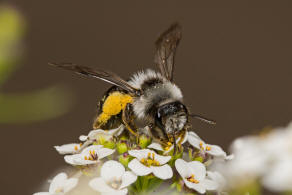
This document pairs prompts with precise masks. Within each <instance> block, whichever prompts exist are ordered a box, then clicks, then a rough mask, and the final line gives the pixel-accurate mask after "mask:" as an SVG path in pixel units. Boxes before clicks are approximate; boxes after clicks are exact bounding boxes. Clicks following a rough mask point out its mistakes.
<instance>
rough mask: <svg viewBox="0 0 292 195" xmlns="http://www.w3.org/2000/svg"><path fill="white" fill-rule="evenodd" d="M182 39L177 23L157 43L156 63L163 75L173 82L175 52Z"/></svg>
mask: <svg viewBox="0 0 292 195" xmlns="http://www.w3.org/2000/svg"><path fill="white" fill-rule="evenodd" d="M181 37H182V30H181V26H180V25H179V24H178V23H175V24H173V25H171V26H170V28H169V29H168V30H166V31H165V32H164V33H162V34H161V35H160V37H159V38H158V39H157V41H156V42H155V45H156V52H155V56H154V63H155V64H157V66H158V68H159V70H160V72H161V74H162V75H163V76H164V77H165V78H167V79H168V80H170V81H172V80H173V70H174V58H175V52H176V48H177V46H178V44H179V42H180V39H181Z"/></svg>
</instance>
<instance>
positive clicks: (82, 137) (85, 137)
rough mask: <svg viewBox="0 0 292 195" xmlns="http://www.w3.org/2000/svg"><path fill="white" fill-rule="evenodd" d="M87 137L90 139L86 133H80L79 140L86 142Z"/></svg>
mask: <svg viewBox="0 0 292 195" xmlns="http://www.w3.org/2000/svg"><path fill="white" fill-rule="evenodd" d="M87 139H88V136H86V135H80V136H79V140H80V141H82V142H85V141H86V140H87Z"/></svg>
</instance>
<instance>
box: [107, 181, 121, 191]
mask: <svg viewBox="0 0 292 195" xmlns="http://www.w3.org/2000/svg"><path fill="white" fill-rule="evenodd" d="M108 184H109V185H110V186H111V187H112V188H114V189H119V187H120V186H121V184H122V181H121V180H120V179H114V180H113V181H111V182H109V183H108Z"/></svg>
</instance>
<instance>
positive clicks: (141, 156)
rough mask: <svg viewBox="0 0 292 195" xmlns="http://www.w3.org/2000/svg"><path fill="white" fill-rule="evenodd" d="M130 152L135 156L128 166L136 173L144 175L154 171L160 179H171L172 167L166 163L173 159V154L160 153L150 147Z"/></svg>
mask: <svg viewBox="0 0 292 195" xmlns="http://www.w3.org/2000/svg"><path fill="white" fill-rule="evenodd" d="M128 152H129V155H131V156H133V157H135V159H133V160H132V161H131V162H130V163H129V164H128V167H129V168H130V169H131V170H132V171H133V172H134V173H135V174H136V175H139V176H144V175H148V174H150V173H153V174H154V175H155V176H156V177H158V178H160V179H169V178H171V177H172V175H173V172H172V169H171V167H170V166H169V165H168V164H166V163H167V162H168V161H169V160H170V159H171V156H162V155H158V154H156V153H155V152H154V151H152V150H149V149H143V150H130V151H128Z"/></svg>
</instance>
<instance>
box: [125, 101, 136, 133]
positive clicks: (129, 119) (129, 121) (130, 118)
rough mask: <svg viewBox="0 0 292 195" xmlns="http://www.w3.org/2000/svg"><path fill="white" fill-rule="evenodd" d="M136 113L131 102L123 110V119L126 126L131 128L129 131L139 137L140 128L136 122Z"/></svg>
mask: <svg viewBox="0 0 292 195" xmlns="http://www.w3.org/2000/svg"><path fill="white" fill-rule="evenodd" d="M134 118H135V117H134V113H133V109H132V105H131V104H127V106H126V107H125V108H124V109H123V111H122V121H123V123H124V125H125V127H126V128H127V129H128V130H129V132H130V133H131V134H132V135H134V136H135V137H137V138H138V137H139V134H138V129H137V127H136V125H135V123H134Z"/></svg>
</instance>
